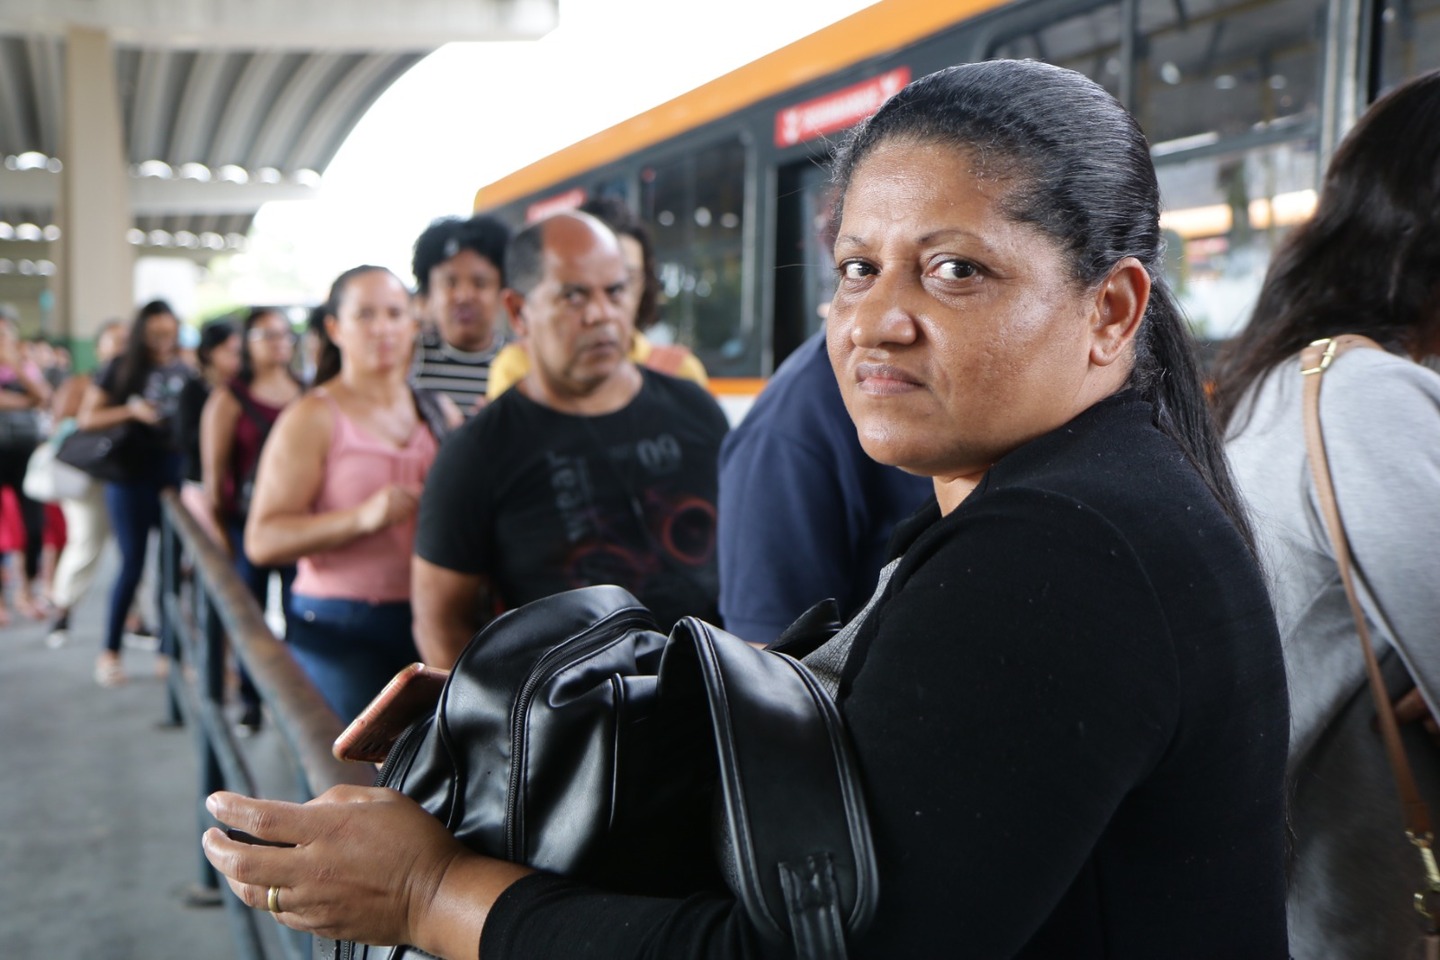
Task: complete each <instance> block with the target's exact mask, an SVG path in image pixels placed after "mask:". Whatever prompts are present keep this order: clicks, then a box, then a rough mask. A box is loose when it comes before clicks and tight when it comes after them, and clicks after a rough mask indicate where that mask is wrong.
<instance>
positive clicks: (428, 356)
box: [414, 330, 506, 419]
mask: <svg viewBox="0 0 1440 960" xmlns="http://www.w3.org/2000/svg"><path fill="white" fill-rule="evenodd" d="M505 343H506V339H505V335H504V333H502V332H501V331H499V330H497V331H495V339H494V340H492V341H491V343H490V346H489V347H488V348H486V349H484V350H479V351H476V352H474V353H470V352H468V351H465V350H459V349H457V348H455V347H452V346H451V345H450V344H448V343H446V342H445V341H444V340H443V339H442V338H441V336H440V333H439V331H437V330H427V331H425V333H424V334H422V335H421V337H420V349H419V351H418V354H419V356H418V357H417V359H418V361H419V363H418V365H417V366H416V369H415V377H414V380H415V385H416V386H417V387H421V388H422V389H426V390H437V391H439V392H440V393H443V394H445V395H447V396H448V397H449V398H450V399H451V400H454V401H455V405H456V406H457V407H459V408H460V410H461V412H462V413H464V414H465V417H466V418H467V419H468V418H470V417H472V416H474V415H475V413H476V407H475V403H476V401H477V400H479V401H481V402H482V403H483V401H484V397H485V389H486V387H488V386H489V385H490V362H491V361H492V360H494V359H495V355H496V354H497V353H499V352H500V348H501V347H503V346H505Z"/></svg>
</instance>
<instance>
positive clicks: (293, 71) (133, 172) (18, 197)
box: [0, 0, 558, 255]
mask: <svg viewBox="0 0 1440 960" xmlns="http://www.w3.org/2000/svg"><path fill="white" fill-rule="evenodd" d="M557 18H558V12H557V0H364V2H358V3H357V2H338V0H145V2H137V0H4V3H3V4H0V159H3V162H4V167H3V169H0V240H10V239H15V240H26V239H34V240H41V239H44V240H51V239H54V238H55V236H57V235H58V234H56V230H57V229H58V228H56V227H55V226H54V224H55V223H56V222H57V218H56V211H55V204H56V201H57V199H58V197H59V195H60V190H59V176H60V173H61V171H62V170H63V168H64V164H66V163H70V162H72V160H73V159H74V158H71V157H68V156H66V151H65V144H64V142H63V139H64V137H63V130H64V124H63V117H62V115H61V113H62V110H63V106H64V96H63V83H64V57H65V34H66V30H67V28H68V27H70V26H71V25H75V26H80V27H86V28H92V29H99V30H103V31H105V32H106V33H107V34H108V35H109V36H110V38H111V43H112V45H113V49H114V56H115V73H116V77H115V90H116V92H117V93H118V97H119V101H120V116H121V123H122V125H123V136H124V141H125V142H124V153H125V158H126V160H127V162H128V164H129V172H130V180H129V182H130V186H131V198H130V199H131V203H130V206H131V210H132V212H133V217H134V226H133V228H132V229H131V231H130V239H131V242H133V243H137V244H140V245H151V246H183V247H192V248H195V252H196V253H197V254H201V255H204V253H206V252H207V251H214V252H218V251H219V250H220V249H224V248H225V246H231V247H233V246H234V245H236V242H237V238H241V237H243V236H244V235H245V233H246V232H247V231H248V230H249V228H250V223H251V221H252V220H253V219H254V216H255V213H256V211H257V210H258V209H259V208H260V206H261V205H262V204H263V203H265V202H267V201H268V200H280V199H297V198H300V197H304V196H308V195H310V194H311V193H313V191H314V189H315V187H316V185H317V184H318V181H319V177H320V175H321V174H323V173H324V171H325V168H326V166H327V165H328V164H329V163H330V161H331V159H332V158H333V157H334V156H335V153H336V151H338V150H339V148H340V145H341V143H343V142H344V140H345V137H346V136H347V135H348V134H349V133H350V131H351V130H352V129H353V128H354V126H355V124H356V122H357V121H359V119H360V117H361V116H363V115H364V113H365V111H366V110H368V109H369V108H370V106H371V105H372V104H373V103H374V102H375V100H376V99H377V98H378V97H379V96H380V95H381V94H382V93H383V92H384V91H385V90H386V89H387V88H388V87H389V86H390V84H391V83H393V82H394V81H395V80H396V79H397V78H398V77H399V76H400V75H401V74H403V73H404V72H405V71H407V70H408V69H410V67H412V66H414V65H415V64H416V63H418V62H419V61H420V60H421V59H422V58H424V57H425V56H426V55H427V54H428V53H430V52H431V51H433V50H435V49H436V48H438V47H440V46H442V45H443V44H445V43H448V42H451V41H476V40H532V39H536V38H538V37H541V36H543V35H544V34H546V33H548V32H549V31H550V30H552V29H553V28H554V27H555V26H556V24H557ZM104 93H105V92H104V91H97V92H96V94H95V95H104ZM457 95H462V96H463V95H467V94H464V93H457ZM468 95H471V96H474V97H476V98H477V99H483V98H484V97H485V96H486V95H487V94H486V92H485V91H473V92H471V93H470V94H468ZM17 230H18V231H20V232H21V234H26V233H29V234H38V235H36V236H33V237H32V236H25V235H20V236H17V235H15V232H16V231H17ZM7 234H9V235H7ZM176 238H180V241H178V242H177V239H176Z"/></svg>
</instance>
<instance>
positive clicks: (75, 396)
mask: <svg viewBox="0 0 1440 960" xmlns="http://www.w3.org/2000/svg"><path fill="white" fill-rule="evenodd" d="M89 385H90V376H89V374H84V373H77V374H73V375H71V376H69V377H67V378H66V379H65V382H64V383H62V384H60V389H58V390H56V391H55V394H54V396H53V397H52V398H51V400H50V415H51V416H52V417H53V418H54V419H55V422H56V423H59V422H60V421H62V420H68V419H70V418H71V417H74V416H75V415H76V414H78V413H79V412H80V401H81V400H82V399H83V398H84V396H85V388H86V387H88V386H89Z"/></svg>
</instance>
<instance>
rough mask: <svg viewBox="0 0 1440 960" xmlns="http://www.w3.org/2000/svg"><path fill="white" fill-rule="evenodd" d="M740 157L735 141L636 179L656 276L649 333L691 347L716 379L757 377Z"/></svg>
mask: <svg viewBox="0 0 1440 960" xmlns="http://www.w3.org/2000/svg"><path fill="white" fill-rule="evenodd" d="M745 158H746V150H745V147H744V145H743V144H742V143H741V142H740V141H739V139H738V138H737V139H733V140H728V141H725V142H722V143H718V144H713V145H711V146H707V147H704V148H702V149H697V150H691V151H687V152H686V153H684V154H683V155H681V156H678V157H675V158H674V159H671V160H669V161H665V162H659V163H655V164H654V165H652V166H651V167H649V168H647V169H646V170H645V171H644V172H643V173H642V174H641V178H640V180H641V183H640V215H641V216H642V217H643V218H644V219H645V220H646V221H647V222H648V223H650V224H652V228H653V230H654V234H655V261H656V264H657V269H658V271H659V274H660V304H661V305H660V322H659V323H657V324H656V325H655V327H654V328H653V330H652V331H651V335H652V336H653V338H654V339H656V340H661V341H664V340H667V339H673V340H674V341H675V342H677V343H683V344H685V345H687V346H689V347H690V348H691V349H692V350H694V351H695V353H696V354H697V355H698V356H699V358H700V361H701V362H702V363H704V364H705V369H706V370H707V371H709V373H710V375H711V376H715V377H736V376H756V375H758V374H759V373H760V356H761V351H760V334H759V331H758V330H757V329H756V325H755V323H754V311H753V310H752V309H751V307H750V305H749V304H748V303H747V302H746V297H745V285H744V283H743V281H742V278H743V277H744V275H745V246H746V245H745V169H746V168H745Z"/></svg>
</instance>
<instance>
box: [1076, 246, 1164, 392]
mask: <svg viewBox="0 0 1440 960" xmlns="http://www.w3.org/2000/svg"><path fill="white" fill-rule="evenodd" d="M1149 302H1150V274H1149V272H1147V271H1146V269H1145V266H1144V265H1143V264H1142V263H1141V262H1140V261H1139V260H1137V259H1135V258H1134V257H1125V258H1124V259H1122V260H1120V262H1118V263H1116V264H1115V266H1114V267H1112V268H1111V270H1110V275H1109V276H1108V277H1106V278H1105V280H1104V281H1103V282H1102V283H1101V284H1100V287H1099V289H1098V290H1097V291H1096V293H1095V314H1094V318H1093V322H1092V325H1091V329H1090V362H1091V363H1093V364H1095V365H1096V366H1097V367H1106V366H1109V365H1110V364H1112V363H1114V362H1115V361H1116V360H1117V359H1119V358H1120V357H1121V356H1124V355H1125V353H1126V351H1127V348H1128V347H1129V346H1130V343H1131V341H1133V340H1134V339H1135V332H1136V331H1137V330H1139V329H1140V320H1141V319H1142V318H1143V317H1144V316H1145V306H1146V304H1148V303H1149Z"/></svg>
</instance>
